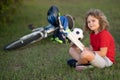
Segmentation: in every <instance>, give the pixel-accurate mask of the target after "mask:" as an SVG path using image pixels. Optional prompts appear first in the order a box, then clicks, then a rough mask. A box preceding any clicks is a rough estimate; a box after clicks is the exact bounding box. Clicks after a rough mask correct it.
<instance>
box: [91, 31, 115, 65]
mask: <svg viewBox="0 0 120 80" xmlns="http://www.w3.org/2000/svg"><path fill="white" fill-rule="evenodd" d="M90 44H91V46H92V47H93V50H94V51H99V50H100V48H102V47H107V48H108V51H107V54H106V56H107V57H108V58H109V59H110V60H111V61H112V62H113V63H114V62H115V43H114V39H113V37H112V35H111V34H110V33H109V32H108V31H107V30H102V31H101V32H99V33H98V34H94V33H91V34H90Z"/></svg>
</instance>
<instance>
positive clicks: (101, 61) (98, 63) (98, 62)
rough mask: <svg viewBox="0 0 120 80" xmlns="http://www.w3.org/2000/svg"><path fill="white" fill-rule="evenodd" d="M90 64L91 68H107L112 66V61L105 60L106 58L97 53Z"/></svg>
mask: <svg viewBox="0 0 120 80" xmlns="http://www.w3.org/2000/svg"><path fill="white" fill-rule="evenodd" d="M90 63H91V64H92V65H93V66H95V67H98V68H104V67H109V66H111V65H112V64H113V63H112V61H110V59H109V58H107V57H106V56H105V57H101V56H100V55H98V54H97V53H96V54H95V58H94V60H92V61H91V62H90Z"/></svg>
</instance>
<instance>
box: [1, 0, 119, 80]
mask: <svg viewBox="0 0 120 80" xmlns="http://www.w3.org/2000/svg"><path fill="white" fill-rule="evenodd" d="M119 3H120V0H74V1H73V0H44V1H42V0H24V3H23V5H22V6H21V10H20V12H19V14H16V15H14V20H13V21H12V22H11V23H10V24H8V25H6V26H4V27H2V28H1V30H0V41H1V42H0V80H119V78H120V69H119V68H120V63H119V62H120V58H119V57H120V40H119V39H120V32H119V31H120V27H119V26H120V6H119ZM53 4H55V5H57V6H58V7H59V9H60V12H61V15H65V14H71V15H72V16H74V17H75V20H76V21H75V26H76V27H80V28H83V25H84V16H85V13H86V12H87V11H88V10H89V9H90V8H99V9H101V10H102V11H103V12H104V13H105V14H106V16H107V18H108V21H109V22H110V32H111V34H112V35H113V37H114V39H115V42H116V64H114V65H113V66H112V67H109V68H104V69H98V68H93V69H89V70H84V71H82V72H78V71H76V70H75V69H73V68H70V67H69V66H68V65H67V64H66V61H67V60H68V59H70V58H71V57H70V56H69V55H68V49H69V44H59V43H56V42H52V41H51V40H50V38H46V39H44V40H41V41H40V42H37V43H35V44H31V45H28V46H25V47H23V48H20V49H17V50H12V51H4V50H3V47H4V45H6V44H7V43H9V42H11V41H13V40H16V39H18V38H19V37H21V36H23V35H25V34H28V33H30V32H31V31H30V30H29V29H28V27H27V25H28V24H31V23H33V24H34V26H35V27H42V26H46V25H48V22H47V19H46V17H47V10H48V8H49V7H50V6H51V5H53ZM0 27H1V26H0ZM82 42H83V43H84V44H85V45H86V46H88V44H89V39H88V36H87V35H86V36H85V38H84V39H83V41H82Z"/></svg>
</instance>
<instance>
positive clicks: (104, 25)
mask: <svg viewBox="0 0 120 80" xmlns="http://www.w3.org/2000/svg"><path fill="white" fill-rule="evenodd" d="M88 16H94V17H95V18H97V19H98V20H99V25H100V27H99V31H102V30H104V29H108V28H109V22H108V20H107V17H106V16H105V15H104V13H103V12H102V11H101V10H99V9H90V10H89V11H88V12H87V14H86V16H85V27H84V31H85V32H87V31H88V32H90V33H91V32H93V31H92V30H90V29H89V27H88V23H87V18H88Z"/></svg>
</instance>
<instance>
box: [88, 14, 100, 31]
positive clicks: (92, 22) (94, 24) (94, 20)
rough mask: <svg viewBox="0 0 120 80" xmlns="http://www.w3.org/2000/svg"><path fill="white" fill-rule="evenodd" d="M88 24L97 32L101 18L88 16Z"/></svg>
mask: <svg viewBox="0 0 120 80" xmlns="http://www.w3.org/2000/svg"><path fill="white" fill-rule="evenodd" d="M87 25H88V27H89V28H90V30H92V31H94V32H95V33H98V30H99V27H100V25H99V20H98V19H97V18H95V17H94V16H91V15H89V16H88V18H87Z"/></svg>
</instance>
